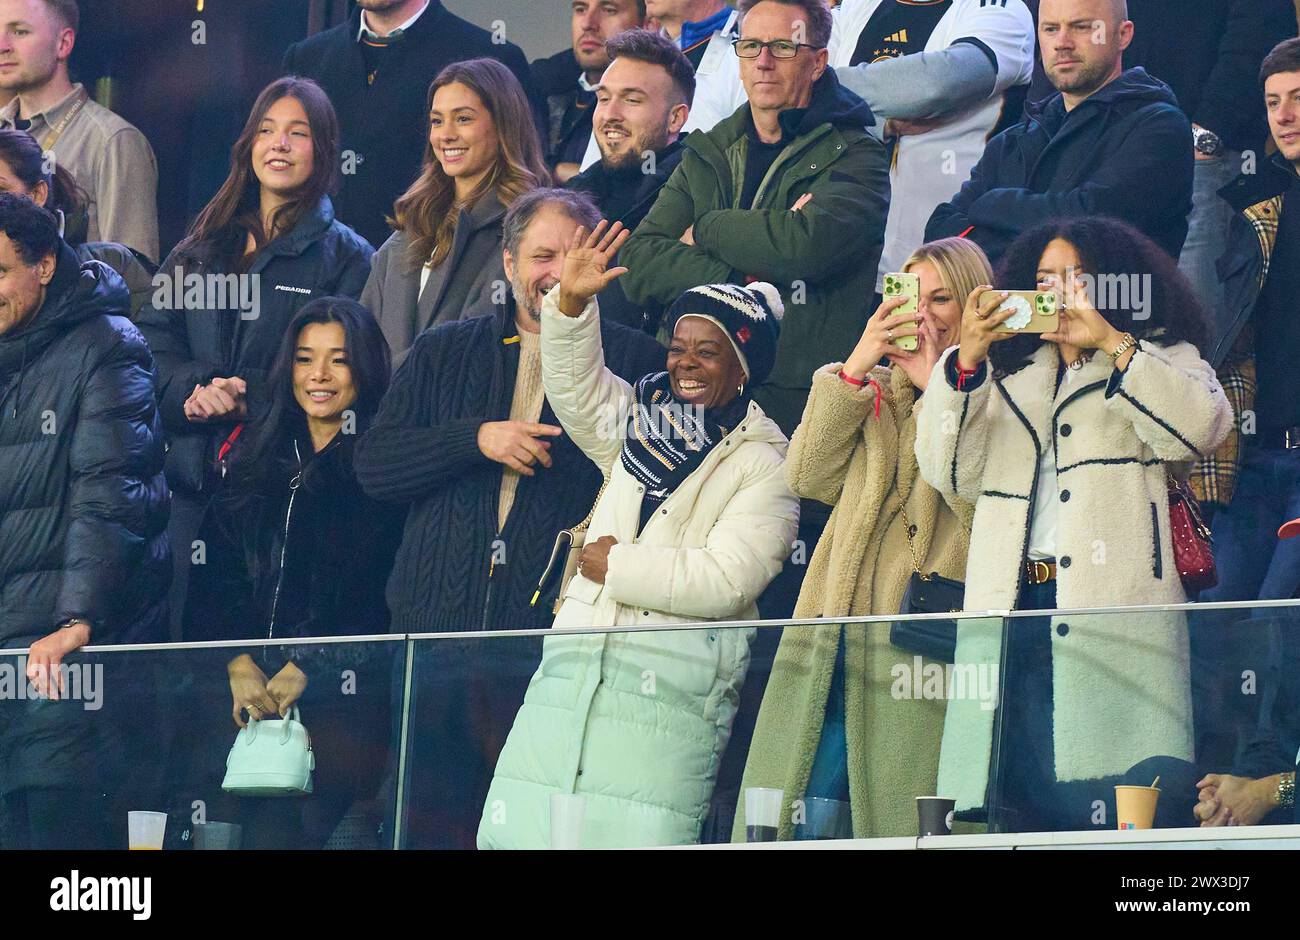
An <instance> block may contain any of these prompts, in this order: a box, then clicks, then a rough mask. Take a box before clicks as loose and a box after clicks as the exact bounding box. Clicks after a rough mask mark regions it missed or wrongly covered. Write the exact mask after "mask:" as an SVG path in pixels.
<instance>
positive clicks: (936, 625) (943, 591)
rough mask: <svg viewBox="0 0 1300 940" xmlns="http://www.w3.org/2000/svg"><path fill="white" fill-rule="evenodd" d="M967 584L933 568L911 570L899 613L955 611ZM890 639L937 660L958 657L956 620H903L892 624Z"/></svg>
mask: <svg viewBox="0 0 1300 940" xmlns="http://www.w3.org/2000/svg"><path fill="white" fill-rule="evenodd" d="M965 593H966V585H965V584H963V583H962V582H960V581H954V580H953V579H952V578H943V577H940V576H939V575H937V574H935V573H934V572H933V571H931V572H930V573H929V574H921V573H920V572H919V571H915V572H913V573H912V577H911V579H910V580H909V581H908V582H907V590H906V591H905V592H904V593H903V603H902V606H901V607H900V609H899V611H898V612H899V613H900V614H902V615H903V616H904V617H914V616H916V615H917V614H946V613H955V612H957V611H960V610H961V609H962V598H963V596H964V595H965ZM889 642H890V643H892V644H894V645H895V646H897V647H898V648H899V649H901V650H906V651H907V652H909V653H920V654H921V655H922V656H924V657H926V658H927V659H933V660H935V661H936V662H941V663H951V662H954V661H955V660H956V657H957V621H955V620H900V621H895V622H894V623H892V624H890V626H889Z"/></svg>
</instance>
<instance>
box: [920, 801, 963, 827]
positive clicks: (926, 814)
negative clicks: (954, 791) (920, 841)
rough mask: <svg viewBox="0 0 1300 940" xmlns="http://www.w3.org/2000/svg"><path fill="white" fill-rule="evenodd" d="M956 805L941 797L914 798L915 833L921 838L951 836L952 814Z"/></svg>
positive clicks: (955, 802)
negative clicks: (921, 836) (916, 826)
mask: <svg viewBox="0 0 1300 940" xmlns="http://www.w3.org/2000/svg"><path fill="white" fill-rule="evenodd" d="M956 805H957V801H956V800H950V799H947V798H946V797H942V796H918V797H917V798H916V816H917V824H918V828H917V832H918V833H919V834H920V835H923V836H950V835H952V814H953V808H954V807H955V806H956Z"/></svg>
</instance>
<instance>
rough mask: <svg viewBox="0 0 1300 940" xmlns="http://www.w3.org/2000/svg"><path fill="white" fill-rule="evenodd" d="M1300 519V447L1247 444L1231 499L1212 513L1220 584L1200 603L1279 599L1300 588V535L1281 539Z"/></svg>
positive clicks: (1295, 593)
mask: <svg viewBox="0 0 1300 940" xmlns="http://www.w3.org/2000/svg"><path fill="white" fill-rule="evenodd" d="M1296 518H1300V449H1296V450H1271V449H1264V448H1257V447H1250V446H1249V445H1248V446H1247V448H1246V451H1245V454H1244V455H1243V459H1242V464H1241V473H1240V475H1239V476H1238V478H1237V489H1236V492H1235V493H1234V494H1233V497H1232V503H1231V504H1230V505H1228V506H1227V507H1225V508H1224V509H1221V510H1219V512H1218V513H1216V514H1215V516H1214V560H1215V564H1216V565H1217V567H1218V569H1219V583H1218V584H1217V585H1216V586H1215V587H1213V588H1210V589H1209V590H1208V591H1202V592H1201V594H1200V598H1199V599H1200V600H1202V601H1253V600H1280V599H1285V598H1291V597H1295V596H1297V593H1298V592H1300V538H1295V539H1279V538H1278V537H1277V529H1278V526H1280V525H1281V524H1282V523H1284V522H1288V521H1290V520H1291V519H1296Z"/></svg>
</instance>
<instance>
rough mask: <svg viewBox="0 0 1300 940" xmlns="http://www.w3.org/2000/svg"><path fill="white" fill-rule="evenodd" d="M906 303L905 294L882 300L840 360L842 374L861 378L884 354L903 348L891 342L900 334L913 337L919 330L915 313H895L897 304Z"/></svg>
mask: <svg viewBox="0 0 1300 940" xmlns="http://www.w3.org/2000/svg"><path fill="white" fill-rule="evenodd" d="M905 303H907V298H906V297H901V296H900V297H889V298H887V299H886V300H884V301H883V302H882V303H881V304H880V306H879V307H877V308H876V312H875V313H873V314H872V315H871V318H870V319H868V320H867V325H866V327H865V328H864V329H863V330H862V336H861V337H860V338H859V339H858V344H857V346H855V347H853V352H851V353H849V358H848V359H846V360H845V361H844V374H845V375H847V376H849V378H853V379H859V380H861V379H864V378H866V376H867V373H869V372H870V371H871V370H872V369H874V368H875V367H876V366H877V364H879V362H880V360H881V359H882V358H884V357H885V356H890V357H893V356H896V355H898V354H899V353H901V352H903V350H901V349H899V347H898V346H897V345H895V341H896V340H898V339H900V338H901V337H904V336H916V335H917V334H918V333H919V332H920V330H919V328H918V326H917V318H918V315H917V314H915V313H898V312H896V311H897V310H898V308H899V307H901V306H903V304H905Z"/></svg>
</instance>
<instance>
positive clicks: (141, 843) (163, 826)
mask: <svg viewBox="0 0 1300 940" xmlns="http://www.w3.org/2000/svg"><path fill="white" fill-rule="evenodd" d="M118 831H119V832H120V831H121V830H120V829H119V830H118ZM126 831H127V843H126V844H127V846H128V847H129V848H130V849H131V850H132V851H140V850H143V849H154V850H160V849H161V848H162V847H163V833H165V832H166V831H167V814H166V813H153V812H149V811H148V810H131V811H130V812H128V813H127V814H126Z"/></svg>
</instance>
